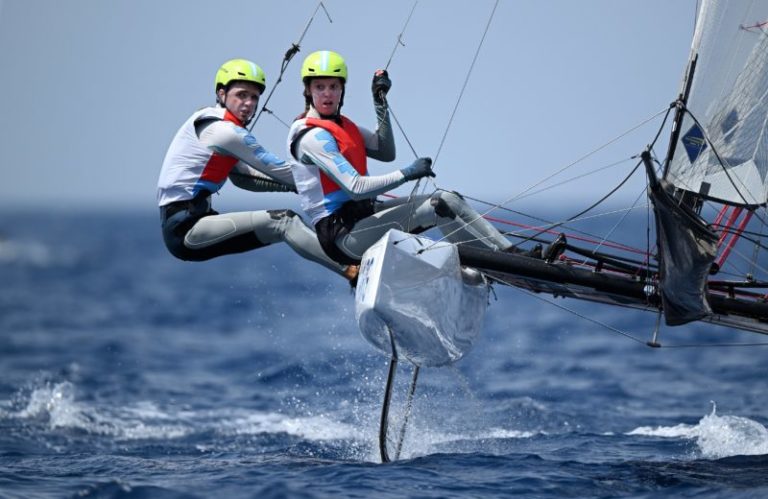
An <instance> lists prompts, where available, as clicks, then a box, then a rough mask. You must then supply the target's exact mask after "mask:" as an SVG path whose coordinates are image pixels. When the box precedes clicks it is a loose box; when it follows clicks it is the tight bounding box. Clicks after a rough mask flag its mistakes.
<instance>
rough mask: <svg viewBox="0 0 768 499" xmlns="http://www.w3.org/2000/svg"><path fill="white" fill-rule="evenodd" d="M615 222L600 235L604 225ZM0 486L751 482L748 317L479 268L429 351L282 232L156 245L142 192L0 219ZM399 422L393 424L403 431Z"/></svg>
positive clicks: (93, 493) (605, 489) (168, 490)
mask: <svg viewBox="0 0 768 499" xmlns="http://www.w3.org/2000/svg"><path fill="white" fill-rule="evenodd" d="M617 236H618V237H619V238H620V234H618V235H617ZM0 277H2V279H0V285H1V286H2V288H0V289H1V290H0V373H2V376H1V377H0V497H2V498H24V499H29V498H115V499H117V498H131V499H134V498H162V499H170V498H241V497H242V498H331V497H332V498H341V497H360V498H363V497H364V498H369V497H376V498H401V497H410V498H467V497H469V498H472V497H478V498H494V497H510V496H519V497H533V498H560V497H569V498H570V497H637V498H651V497H653V498H656V497H697V498H702V497H705V498H732V497H760V498H762V497H766V496H768V429H766V425H768V390H766V379H768V347H766V346H765V343H768V339H766V340H764V339H763V338H764V337H763V336H760V335H755V334H752V333H744V332H739V331H735V330H732V329H728V328H724V327H717V326H712V325H707V324H693V325H688V326H684V327H678V328H671V327H667V326H665V325H664V324H663V323H662V324H661V326H660V328H659V330H658V333H657V341H658V343H659V344H661V345H662V346H661V348H651V347H649V346H648V345H647V344H646V342H648V341H650V340H651V339H652V338H653V337H654V332H655V330H656V324H657V316H656V315H655V314H651V313H647V312H641V311H635V310H629V309H623V308H616V307H610V306H605V305H597V304H590V303H583V302H578V301H573V300H568V299H562V298H552V297H548V296H544V295H533V294H528V293H526V292H523V291H520V290H517V289H513V288H507V287H504V286H499V285H496V286H494V288H493V293H492V294H491V298H490V304H489V308H488V312H487V316H486V320H485V325H484V328H483V331H482V332H481V334H480V335H479V337H478V338H477V339H476V340H475V343H474V346H473V349H472V350H471V351H470V352H469V353H468V354H467V356H466V357H465V358H463V359H461V360H460V361H458V362H457V363H455V364H453V365H451V366H450V367H444V368H422V369H421V371H420V373H419V378H418V384H417V386H416V390H415V392H414V395H413V400H412V406H411V410H410V411H407V409H406V407H407V392H408V386H409V383H410V380H411V376H412V368H411V367H410V366H409V365H408V363H407V362H406V361H401V363H400V365H399V367H398V370H397V377H396V380H395V386H394V390H393V398H392V401H391V413H390V428H391V429H392V430H391V432H390V434H391V435H394V436H398V435H402V449H401V452H400V455H399V458H398V459H397V460H395V461H393V462H390V463H386V464H382V463H381V461H380V454H379V441H378V435H379V423H380V416H381V408H382V400H383V395H384V387H385V382H386V377H387V369H388V365H389V359H388V358H387V357H386V356H385V355H383V354H382V353H380V352H379V351H378V350H376V349H374V348H373V347H372V346H371V345H369V344H368V343H367V342H366V341H365V340H364V339H363V337H362V336H361V335H360V333H359V331H358V329H357V325H356V322H355V309H354V296H353V294H352V292H351V290H350V287H349V285H348V284H347V283H346V282H344V280H342V279H341V278H340V277H338V276H336V275H334V274H333V273H331V272H329V271H328V270H326V269H324V268H322V267H320V266H318V265H316V264H313V263H311V262H308V261H306V260H303V259H302V258H301V257H299V256H298V255H296V254H295V253H293V252H292V251H291V249H290V248H289V247H288V246H287V245H285V244H276V245H273V246H270V247H267V248H263V249H259V250H256V251H252V252H249V253H244V254H239V255H232V256H226V257H221V258H218V259H215V260H211V261H208V262H199V263H190V262H182V261H179V260H176V259H174V258H173V257H171V255H170V254H168V252H167V251H166V249H165V247H164V246H163V243H162V239H161V237H160V229H159V221H158V216H157V213H156V212H155V211H140V210H137V211H131V210H124V211H120V210H115V211H114V212H111V213H110V212H103V211H100V212H97V210H91V211H88V210H79V211H78V210H76V209H69V210H68V209H64V208H62V209H57V210H46V211H42V210H40V211H30V210H23V209H6V210H4V216H3V217H2V218H1V219H0ZM403 427H404V429H403Z"/></svg>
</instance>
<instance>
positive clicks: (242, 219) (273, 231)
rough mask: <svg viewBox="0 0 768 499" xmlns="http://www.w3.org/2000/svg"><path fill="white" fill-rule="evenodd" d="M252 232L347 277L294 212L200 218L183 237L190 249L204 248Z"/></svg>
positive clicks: (255, 212)
mask: <svg viewBox="0 0 768 499" xmlns="http://www.w3.org/2000/svg"><path fill="white" fill-rule="evenodd" d="M248 232H252V233H254V234H255V235H256V237H257V238H258V239H259V241H261V242H262V243H264V245H267V244H272V243H277V242H285V243H287V244H288V246H290V247H291V248H292V249H293V250H294V251H295V252H296V253H298V254H299V255H301V256H303V257H304V258H306V259H308V260H312V261H314V262H317V263H319V264H320V265H323V266H325V267H327V268H329V269H331V270H333V271H334V272H336V273H337V274H340V275H344V268H345V267H343V266H342V265H339V264H338V263H336V262H334V261H333V260H331V259H330V258H329V257H328V256H327V255H326V254H325V252H324V251H323V248H322V247H321V246H320V243H319V242H318V240H317V235H315V232H314V231H313V230H312V229H311V228H309V226H307V224H306V223H305V222H304V220H302V218H301V217H300V216H298V215H297V214H296V213H295V212H293V211H291V210H269V211H245V212H237V213H226V214H222V215H212V216H208V217H205V218H201V219H200V220H199V221H198V222H197V223H196V224H195V226H194V227H192V229H190V231H189V232H187V235H186V237H185V238H184V245H185V246H186V247H188V248H190V249H201V248H205V247H207V246H211V245H214V244H218V243H221V242H223V241H226V240H227V239H231V238H233V237H236V236H239V235H242V234H246V233H248Z"/></svg>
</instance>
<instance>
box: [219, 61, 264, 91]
mask: <svg viewBox="0 0 768 499" xmlns="http://www.w3.org/2000/svg"><path fill="white" fill-rule="evenodd" d="M233 81H250V82H253V83H255V84H257V85H258V86H259V87H260V88H261V91H262V92H264V89H265V88H266V87H267V78H266V76H264V70H263V69H261V68H260V67H259V66H257V65H256V64H254V63H252V62H251V61H248V60H245V59H232V60H229V61H227V62H225V63H224V64H222V65H221V67H220V68H219V70H218V71H216V92H218V91H219V88H221V87H226V86H227V85H229V84H230V83H232V82H233Z"/></svg>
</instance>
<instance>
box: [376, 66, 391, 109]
mask: <svg viewBox="0 0 768 499" xmlns="http://www.w3.org/2000/svg"><path fill="white" fill-rule="evenodd" d="M391 87H392V81H390V79H389V73H387V70H386V69H377V70H376V72H375V73H373V82H371V91H372V92H373V102H374V103H376V104H384V97H385V96H386V95H387V92H389V89H390V88H391Z"/></svg>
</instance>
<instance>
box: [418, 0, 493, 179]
mask: <svg viewBox="0 0 768 499" xmlns="http://www.w3.org/2000/svg"><path fill="white" fill-rule="evenodd" d="M498 6H499V0H496V3H494V4H493V10H492V11H491V15H490V17H489V18H488V23H487V24H486V25H485V31H484V32H483V36H482V38H481V39H480V44H479V45H478V46H477V50H476V51H475V56H474V57H473V58H472V64H470V66H469V71H467V76H466V78H464V84H463V85H462V87H461V92H459V97H458V99H456V105H454V106H453V112H452V113H451V117H450V119H449V120H448V125H447V126H446V127H445V132H443V138H442V139H441V140H440V146H439V147H438V148H437V153H436V154H435V159H434V161H433V162H432V165H433V167H434V165H435V164H436V163H437V158H438V157H439V156H440V151H442V149H443V144H444V143H445V138H446V137H447V136H448V130H450V128H451V124H452V123H453V118H454V116H456V111H457V110H458V108H459V103H460V102H461V98H462V97H463V96H464V90H466V88H467V83H469V77H470V76H471V75H472V70H473V69H474V67H475V62H477V58H478V56H479V55H480V49H482V48H483V42H485V36H486V35H487V34H488V29H489V28H490V27H491V21H493V16H494V15H495V14H496V8H497V7H498Z"/></svg>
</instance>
